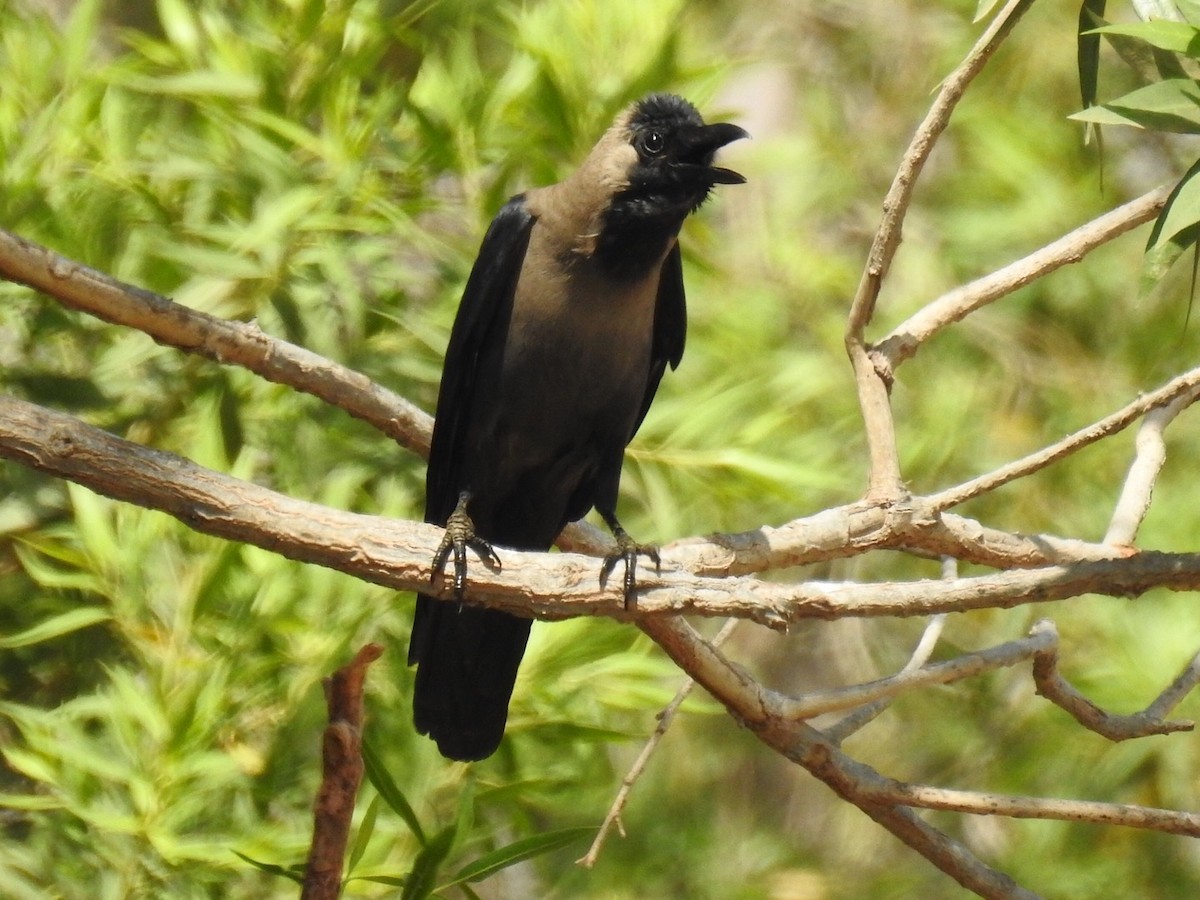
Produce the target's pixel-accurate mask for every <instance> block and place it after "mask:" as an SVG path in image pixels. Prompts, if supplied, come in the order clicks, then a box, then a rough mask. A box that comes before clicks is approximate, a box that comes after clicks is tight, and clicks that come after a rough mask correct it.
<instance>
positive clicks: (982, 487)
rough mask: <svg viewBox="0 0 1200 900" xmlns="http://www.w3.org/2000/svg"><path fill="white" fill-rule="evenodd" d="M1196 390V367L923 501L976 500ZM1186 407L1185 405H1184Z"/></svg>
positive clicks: (939, 504)
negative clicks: (1048, 442) (1058, 438)
mask: <svg viewBox="0 0 1200 900" xmlns="http://www.w3.org/2000/svg"><path fill="white" fill-rule="evenodd" d="M1197 388H1200V368H1196V369H1190V370H1189V371H1187V372H1184V373H1183V374H1182V375H1178V376H1176V377H1175V378H1172V379H1171V380H1170V381H1168V382H1167V383H1166V384H1164V385H1163V386H1162V387H1160V388H1159V389H1158V390H1156V391H1151V392H1150V393H1149V394H1143V395H1142V396H1141V397H1139V398H1138V399H1137V400H1134V401H1133V402H1132V403H1129V404H1128V405H1126V406H1125V407H1124V408H1122V409H1119V410H1117V411H1116V412H1115V413H1112V414H1111V415H1109V416H1106V417H1105V418H1103V419H1101V420H1100V421H1098V422H1095V423H1093V424H1092V425H1089V426H1087V427H1086V428H1081V429H1080V430H1079V431H1077V432H1075V433H1074V434H1071V435H1068V436H1067V437H1065V438H1063V439H1062V440H1061V441H1058V442H1057V443H1054V444H1051V445H1049V446H1048V447H1045V448H1043V449H1041V450H1039V451H1037V452H1036V453H1031V454H1029V455H1028V456H1026V457H1024V458H1023V459H1018V460H1016V461H1014V462H1011V463H1009V464H1008V465H1006V466H1001V467H1000V468H999V469H996V470H995V471H994V472H989V473H987V474H986V475H981V476H979V477H978V478H974V479H972V480H971V481H967V482H964V483H962V484H960V485H957V486H955V487H952V488H947V489H946V490H943V491H939V492H938V493H936V494H931V495H929V496H928V497H926V498H924V499H925V501H926V502H927V503H928V504H929V507H930V510H931V511H941V510H944V509H950V508H951V507H954V506H957V505H958V504H960V503H965V502H966V501H967V500H970V499H971V498H972V497H978V496H979V495H980V494H985V493H987V492H989V491H994V490H995V489H996V488H998V487H1000V486H1001V485H1005V484H1008V483H1009V482H1010V481H1015V480H1016V479H1018V478H1024V477H1025V476H1026V475H1031V474H1032V473H1034V472H1037V471H1039V470H1041V469H1044V468H1046V467H1047V466H1049V465H1050V464H1052V463H1055V462H1057V461H1058V460H1060V459H1063V458H1065V457H1067V456H1070V455H1071V454H1072V453H1076V452H1078V451H1079V450H1082V449H1083V448H1084V447H1087V446H1088V445H1090V444H1094V443H1096V441H1099V440H1102V439H1103V438H1106V437H1111V436H1112V435H1114V434H1116V433H1117V432H1119V431H1122V430H1123V429H1125V428H1127V427H1129V426H1130V425H1131V424H1133V423H1134V422H1136V421H1137V420H1138V419H1139V418H1141V417H1142V416H1144V415H1145V414H1146V413H1148V412H1150V410H1152V409H1155V408H1156V407H1159V406H1163V405H1165V404H1168V403H1173V402H1174V401H1175V400H1177V399H1180V398H1183V397H1187V398H1189V399H1188V400H1187V403H1189V404H1190V403H1192V402H1194V401H1195V400H1196V398H1197V396H1200V395H1198V394H1197V393H1196V392H1197ZM1185 405H1186V404H1185Z"/></svg>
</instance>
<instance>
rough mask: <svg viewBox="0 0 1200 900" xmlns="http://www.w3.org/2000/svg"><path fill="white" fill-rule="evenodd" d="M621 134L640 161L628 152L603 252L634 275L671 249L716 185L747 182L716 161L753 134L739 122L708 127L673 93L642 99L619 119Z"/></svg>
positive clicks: (605, 229)
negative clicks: (724, 150)
mask: <svg viewBox="0 0 1200 900" xmlns="http://www.w3.org/2000/svg"><path fill="white" fill-rule="evenodd" d="M618 130H619V132H620V134H621V137H622V138H623V140H624V141H625V142H626V146H627V147H632V148H633V150H634V151H635V153H636V158H635V157H634V156H633V154H630V159H629V168H628V170H627V171H626V172H625V178H624V183H623V184H622V185H621V187H620V189H619V190H617V191H616V192H615V193H614V195H613V196H612V198H611V202H610V204H609V207H608V210H607V212H606V213H605V215H604V226H603V229H602V232H601V236H600V247H599V249H600V250H601V253H602V255H603V256H607V257H608V258H609V261H610V262H614V263H617V262H619V263H621V265H622V268H625V267H628V269H629V270H630V271H631V273H632V272H633V271H635V270H637V269H638V268H639V267H640V264H641V263H642V262H643V260H645V259H649V258H652V257H654V256H655V254H656V253H658V252H659V251H660V249H661V250H665V248H666V243H667V242H668V241H669V240H670V239H672V238H674V236H675V235H676V234H677V233H678V232H679V228H680V226H681V225H682V224H683V220H684V219H685V218H687V216H688V214H689V213H692V212H695V211H696V210H697V209H698V208H699V207H700V205H701V204H702V203H703V202H704V201H705V200H706V199H707V198H708V195H709V192H710V191H711V190H712V188H713V185H717V184H741V183H742V182H744V181H745V180H746V179H745V178H743V177H742V176H741V175H739V174H738V173H737V172H733V171H731V170H729V169H723V168H721V167H719V166H715V165H713V159H714V157H715V156H716V153H717V150H719V149H720V148H721V147H724V146H725V145H726V144H729V143H731V142H733V141H736V140H740V139H741V138H745V137H749V135H748V134H747V133H746V131H745V130H744V129H742V128H739V127H738V126H737V125H729V124H726V123H723V122H722V123H717V124H714V125H706V124H704V120H703V119H702V118H701V117H700V113H699V112H697V110H696V107H694V106H692V104H690V103H688V101H686V100H684V99H683V98H682V97H677V96H675V95H674V94H651V95H650V96H648V97H644V98H642V99H641V100H639V101H638V102H637V103H635V104H634V105H633V107H632V108H630V109H629V110H628V111H627V112H626V113H625V114H624V115H623V116H622V118H621V119H618ZM626 152H628V150H626Z"/></svg>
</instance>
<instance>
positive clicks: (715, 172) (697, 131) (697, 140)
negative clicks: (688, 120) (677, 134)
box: [680, 122, 750, 184]
mask: <svg viewBox="0 0 1200 900" xmlns="http://www.w3.org/2000/svg"><path fill="white" fill-rule="evenodd" d="M682 137H683V143H684V151H683V153H681V154H680V157H681V158H682V159H683V160H684V162H683V164H682V165H683V166H686V168H687V169H688V170H689V171H690V170H695V172H694V174H695V175H696V177H697V178H698V179H701V180H703V181H707V182H708V183H709V184H742V183H743V182H745V180H746V179H745V178H744V177H743V176H741V175H739V174H738V173H737V172H734V171H733V170H732V169H722V168H721V167H720V166H714V165H713V164H712V162H713V157H714V156H715V155H716V152H717V151H718V150H719V149H721V148H722V147H724V146H725V145H726V144H732V143H733V142H734V141H740V140H742V138H748V137H750V133H749V132H748V131H746V129H744V128H741V127H740V126H738V125H730V124H729V123H728V122H717V123H715V124H713V125H700V126H697V127H696V128H694V129H692V130H691V131H690V132H689V133H687V134H685V135H683V136H682Z"/></svg>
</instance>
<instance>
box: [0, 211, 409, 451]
mask: <svg viewBox="0 0 1200 900" xmlns="http://www.w3.org/2000/svg"><path fill="white" fill-rule="evenodd" d="M0 276H3V277H5V278H8V279H9V280H11V281H15V282H18V283H19V284H24V285H28V286H29V287H31V288H34V289H36V290H39V291H42V292H43V293H45V294H47V295H49V296H51V297H53V298H54V299H56V300H58V301H59V302H60V303H62V304H63V305H64V306H68V307H70V308H71V309H77V310H79V311H81V312H85V313H88V314H90V315H93V316H95V317H97V318H98V319H103V320H104V321H105V322H111V323H112V324H114V325H123V326H125V327H128V328H135V329H137V330H138V331H142V332H145V333H146V334H148V335H149V336H150V337H152V338H153V339H154V340H155V341H157V342H158V343H160V344H164V345H166V346H168V347H175V348H176V349H178V350H183V351H184V352H186V353H195V354H198V355H199V356H204V357H207V358H208V359H211V360H214V361H215V362H219V363H223V364H226V365H228V364H233V365H238V366H241V367H242V368H244V369H248V370H249V371H251V372H254V373H255V374H257V375H260V376H262V377H263V378H265V379H267V380H268V381H273V382H276V383H277V384H284V385H287V386H288V387H292V388H295V389H296V390H298V391H304V392H305V393H308V394H312V395H313V396H314V397H319V398H320V399H322V400H324V401H325V402H326V403H330V404H332V405H333V406H336V407H338V408H340V409H343V410H345V411H346V412H348V413H349V414H350V415H352V416H354V417H355V418H359V419H362V420H363V421H365V422H368V423H370V424H371V425H373V426H375V427H376V428H377V429H379V431H381V432H382V433H383V434H386V435H387V436H388V437H390V438H392V439H393V440H394V441H396V442H397V443H399V444H400V445H401V446H403V447H407V448H408V449H409V450H412V451H413V452H414V453H417V454H419V455H421V456H422V457H425V456H428V455H429V436H430V434H431V433H432V431H433V418H432V417H431V416H430V415H429V414H428V413H425V412H423V411H421V410H420V409H418V408H417V407H416V406H414V405H413V404H411V403H409V402H408V401H407V400H405V399H404V398H403V397H401V396H399V395H398V394H394V393H392V392H391V391H389V390H388V389H387V388H384V387H382V386H381V385H378V384H376V383H375V382H373V381H371V379H369V378H367V377H366V376H365V375H360V374H359V373H358V372H355V371H354V370H353V369H348V368H346V367H345V366H340V365H338V364H337V363H334V362H330V361H329V360H327V359H325V358H324V357H323V356H318V355H317V354H316V353H313V352H312V351H311V350H305V349H304V348H303V347H297V346H296V345H295V344H289V343H288V342H287V341H282V340H279V339H278V338H273V337H270V336H269V335H266V334H264V333H263V332H262V331H260V330H259V329H258V327H257V326H255V325H253V324H248V323H244V322H234V321H230V320H228V319H220V318H217V317H216V316H210V315H208V314H207V313H203V312H200V311H198V310H194V309H189V308H188V307H186V306H183V305H181V304H179V303H176V302H174V301H173V300H168V299H167V298H166V297H163V296H161V295H159V294H155V293H153V292H152V291H147V290H143V289H142V288H138V287H134V286H132V285H128V284H125V283H123V282H120V281H118V280H117V279H115V278H113V277H111V276H109V275H105V274H104V273H103V272H98V271H96V270H95V269H92V268H89V267H88V266H85V265H83V264H82V263H79V262H76V261H74V260H71V259H67V258H66V257H65V256H60V255H59V254H57V253H55V252H54V251H53V250H50V249H48V248H46V247H43V246H41V245H39V244H35V243H33V242H32V241H27V240H25V239H24V238H21V237H18V236H17V235H15V234H12V233H11V232H8V231H5V230H3V229H0Z"/></svg>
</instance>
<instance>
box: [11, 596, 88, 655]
mask: <svg viewBox="0 0 1200 900" xmlns="http://www.w3.org/2000/svg"><path fill="white" fill-rule="evenodd" d="M111 618H112V614H111V613H109V612H107V611H106V610H103V609H97V608H95V607H92V606H89V607H83V608H82V609H73V610H71V611H70V612H65V613H63V614H62V615H58V616H54V617H53V618H51V619H47V620H46V621H44V622H39V623H38V624H37V625H34V626H33V627H32V628H27V629H25V630H24V631H22V632H20V633H19V634H10V635H7V636H4V635H0V650H12V649H13V648H15V647H28V646H29V645H30V644H40V643H41V642H42V641H49V640H53V639H54V638H57V637H62V636H63V635H64V634H70V633H71V632H72V631H79V630H80V629H81V628H87V627H89V626H91V625H95V624H97V623H98V622H107V621H108V620H109V619H111Z"/></svg>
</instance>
